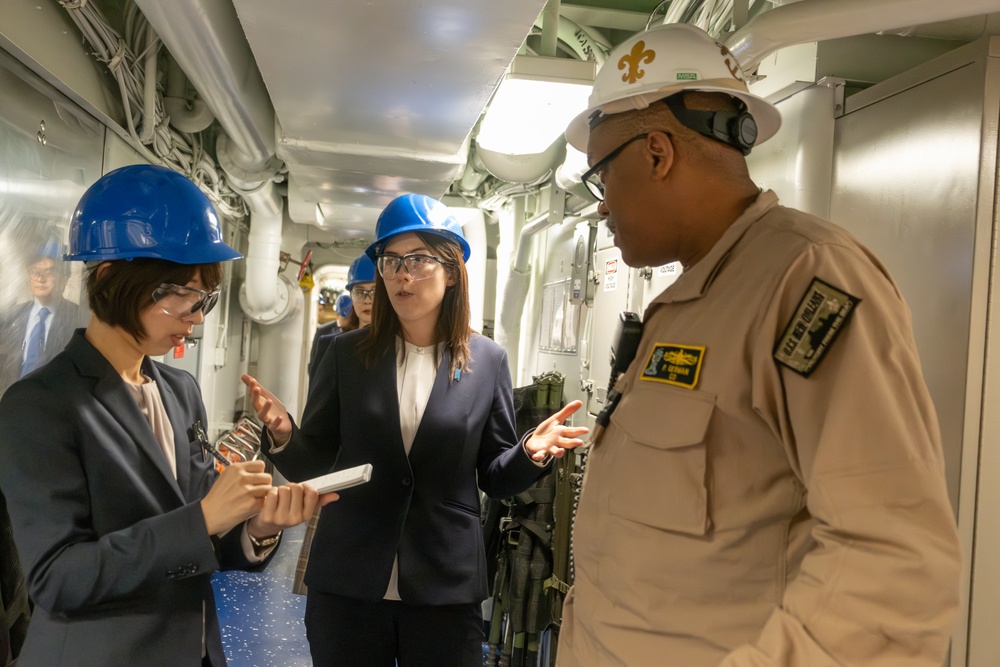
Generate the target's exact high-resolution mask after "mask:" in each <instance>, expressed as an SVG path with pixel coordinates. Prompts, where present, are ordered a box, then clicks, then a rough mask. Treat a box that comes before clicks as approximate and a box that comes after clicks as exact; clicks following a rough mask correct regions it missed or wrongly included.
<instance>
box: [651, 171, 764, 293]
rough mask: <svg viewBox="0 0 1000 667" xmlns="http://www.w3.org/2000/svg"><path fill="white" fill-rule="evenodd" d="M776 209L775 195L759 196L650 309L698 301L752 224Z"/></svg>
mask: <svg viewBox="0 0 1000 667" xmlns="http://www.w3.org/2000/svg"><path fill="white" fill-rule="evenodd" d="M777 205H778V195H776V194H775V193H774V192H773V191H771V190H765V191H763V192H761V193H760V194H759V195H758V196H757V199H755V200H754V201H753V203H752V204H750V206H748V207H747V208H746V210H745V211H743V213H742V214H740V216H739V217H738V218H736V220H734V221H733V224H731V225H729V229H727V230H726V231H725V233H724V234H723V235H722V237H721V238H719V240H718V241H716V243H715V245H714V246H712V249H711V250H709V251H708V254H707V255H705V256H704V257H703V258H702V259H701V261H699V262H698V263H697V264H695V265H694V266H693V267H691V268H690V269H688V270H686V271H684V272H683V273H682V274H681V276H680V278H678V279H677V282H675V283H674V284H673V285H671V286H670V287H668V288H667V289H665V290H664V291H663V292H661V293H660V294H659V295H657V297H656V298H655V299H653V301H652V302H651V303H650V305H651V306H652V305H653V304H655V303H677V302H679V301H692V300H694V299H699V298H701V297H702V296H703V295H704V294H705V292H707V291H708V287H709V285H711V284H712V281H713V280H715V276H716V275H717V274H718V273H719V271H720V270H721V269H722V266H723V265H724V264H725V261H726V257H728V256H729V251H730V250H732V248H733V246H735V245H736V243H737V242H738V241H739V240H740V239H741V238H742V237H743V235H744V234H746V232H747V230H748V229H750V226H751V225H752V224H753V223H755V222H757V220H759V219H760V218H761V217H762V216H763V215H764V214H765V213H767V212H768V211H769V210H770V209H772V208H774V207H775V206H777Z"/></svg>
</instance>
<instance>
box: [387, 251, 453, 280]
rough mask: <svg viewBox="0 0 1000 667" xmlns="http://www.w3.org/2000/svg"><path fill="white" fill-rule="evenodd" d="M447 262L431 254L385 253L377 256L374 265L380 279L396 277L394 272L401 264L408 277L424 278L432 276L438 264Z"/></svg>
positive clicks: (445, 264)
mask: <svg viewBox="0 0 1000 667" xmlns="http://www.w3.org/2000/svg"><path fill="white" fill-rule="evenodd" d="M448 264H449V262H448V261H447V260H444V259H441V258H440V257H435V256H433V255H421V254H412V255H403V256H399V255H393V254H389V253H386V254H384V255H381V256H379V258H378V262H377V264H376V266H378V272H379V275H380V276H382V280H392V279H393V278H395V277H396V272H397V271H399V267H400V266H402V267H403V268H404V269H405V270H406V272H407V273H408V274H410V277H411V278H413V279H414V280H426V279H427V278H432V277H433V276H434V274H435V273H436V272H437V267H438V265H444V266H447V265H448Z"/></svg>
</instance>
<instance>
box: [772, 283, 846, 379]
mask: <svg viewBox="0 0 1000 667" xmlns="http://www.w3.org/2000/svg"><path fill="white" fill-rule="evenodd" d="M859 303H861V299H859V298H858V297H856V296H851V295H850V294H848V293H847V292H845V291H843V290H841V289H838V288H836V287H834V286H833V285H830V284H829V283H825V282H823V281H822V280H820V279H819V278H813V281H812V284H811V285H809V289H807V290H806V293H805V295H804V296H803V297H802V300H801V301H800V302H799V305H798V307H797V308H796V309H795V315H793V316H792V319H791V321H790V322H789V323H788V326H786V327H785V332H784V334H783V335H782V337H781V340H779V341H778V344H777V345H775V347H774V358H775V359H776V360H777V361H778V362H779V363H781V364H784V365H785V366H788V367H789V368H791V369H792V370H793V371H795V372H796V373H798V374H800V375H803V376H805V377H809V374H810V373H812V372H813V371H814V370H816V366H818V365H819V362H820V360H821V359H822V358H823V355H824V354H826V351H827V350H828V349H830V346H831V345H833V341H834V340H836V338H837V334H839V333H840V331H841V329H843V327H844V326H845V325H846V324H847V320H848V319H849V318H850V317H851V315H852V314H853V313H854V310H855V308H857V306H858V304H859Z"/></svg>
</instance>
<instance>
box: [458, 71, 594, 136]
mask: <svg viewBox="0 0 1000 667" xmlns="http://www.w3.org/2000/svg"><path fill="white" fill-rule="evenodd" d="M596 74H597V64H596V63H594V62H591V61H589V60H571V59H569V58H546V57H541V56H516V57H515V58H514V62H512V63H511V66H510V70H509V71H508V72H507V75H506V76H505V77H504V80H503V81H502V82H501V83H500V86H499V87H498V88H497V92H496V94H495V95H494V96H493V101H492V102H490V106H489V109H487V111H486V117H485V118H483V122H482V123H481V124H480V127H479V134H478V135H477V136H476V143H478V144H479V145H480V146H482V147H483V148H484V149H486V150H490V151H495V152H497V153H506V154H508V155H534V154H536V153H541V152H543V151H544V150H545V149H546V148H548V147H549V146H551V145H552V142H554V141H555V140H556V139H558V138H559V137H560V136H561V135H562V134H563V132H565V131H566V126H567V125H568V124H569V121H570V120H572V119H573V117H574V116H576V115H577V114H578V113H580V112H581V111H583V110H584V109H586V108H587V98H588V97H589V96H590V92H591V89H592V88H593V85H594V78H595V76H596Z"/></svg>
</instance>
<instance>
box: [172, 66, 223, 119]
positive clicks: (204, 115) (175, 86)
mask: <svg viewBox="0 0 1000 667" xmlns="http://www.w3.org/2000/svg"><path fill="white" fill-rule="evenodd" d="M186 88H187V75H186V74H184V70H182V69H181V67H180V65H178V64H177V61H176V60H174V59H173V57H172V56H171V57H170V58H169V59H168V60H167V94H166V95H164V97H163V109H164V111H165V112H166V114H167V116H169V117H170V124H171V125H173V126H174V127H176V128H177V129H178V130H180V131H181V132H189V133H191V134H197V133H198V132H201V131H203V130H207V129H208V127H209V126H210V125H211V124H212V123H213V122H214V121H215V115H214V114H213V113H212V111H211V110H210V109H209V108H208V105H207V104H205V101H204V100H203V99H201V98H200V97H198V98H195V99H193V100H190V101H188V100H187V99H186V97H185V90H186Z"/></svg>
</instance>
